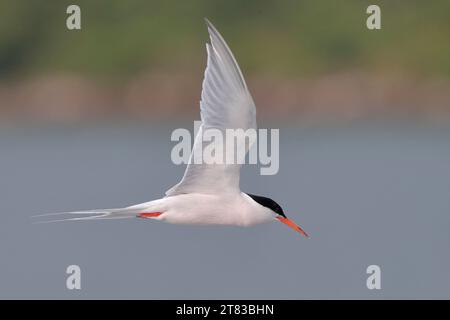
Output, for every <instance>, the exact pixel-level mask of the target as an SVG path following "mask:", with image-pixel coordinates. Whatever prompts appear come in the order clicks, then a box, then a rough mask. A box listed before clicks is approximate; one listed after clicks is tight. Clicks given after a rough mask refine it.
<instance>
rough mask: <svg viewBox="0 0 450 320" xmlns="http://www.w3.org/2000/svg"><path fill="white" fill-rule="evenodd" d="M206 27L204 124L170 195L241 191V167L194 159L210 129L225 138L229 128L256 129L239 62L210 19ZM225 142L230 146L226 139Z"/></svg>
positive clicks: (202, 95) (203, 98)
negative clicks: (182, 173)
mask: <svg viewBox="0 0 450 320" xmlns="http://www.w3.org/2000/svg"><path fill="white" fill-rule="evenodd" d="M205 20H206V19H205ZM206 24H207V26H208V33H209V37H210V41H211V42H210V44H206V51H207V53H208V60H207V66H206V70H205V76H204V79H203V84H202V94H201V101H200V115H201V120H202V124H201V126H200V129H199V131H198V133H197V136H196V139H195V142H194V147H193V149H192V153H191V158H190V160H189V164H188V166H187V168H186V171H185V173H184V176H183V178H182V180H181V181H180V182H179V183H178V184H177V185H175V186H174V187H172V188H171V189H169V190H168V191H167V192H166V195H167V196H173V195H177V194H182V193H193V192H197V193H216V192H225V191H230V192H239V176H240V167H241V165H239V164H204V163H203V164H195V163H194V161H193V156H194V154H196V153H198V152H201V153H202V154H203V148H204V147H205V145H204V143H202V136H203V134H205V132H207V131H208V130H212V129H216V130H220V131H221V132H222V133H223V134H224V137H225V130H226V129H243V130H247V129H250V128H253V129H256V109H255V104H254V102H253V99H252V97H251V95H250V92H249V91H248V88H247V84H246V83H245V80H244V77H243V75H242V72H241V70H240V68H239V66H238V64H237V62H236V59H235V58H234V56H233V54H232V52H231V50H230V49H229V47H228V45H227V44H226V42H225V40H224V39H223V38H222V36H221V35H220V33H219V32H218V31H217V29H216V28H215V27H214V26H213V25H212V24H211V22H209V21H208V20H206ZM223 142H224V144H225V143H226V141H225V140H224V141H223ZM248 147H249V146H248ZM247 150H248V148H247Z"/></svg>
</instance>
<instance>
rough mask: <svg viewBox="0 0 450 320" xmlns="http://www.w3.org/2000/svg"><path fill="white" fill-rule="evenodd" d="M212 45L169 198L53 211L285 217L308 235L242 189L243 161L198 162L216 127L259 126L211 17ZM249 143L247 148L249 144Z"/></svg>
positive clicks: (217, 220) (243, 220)
mask: <svg viewBox="0 0 450 320" xmlns="http://www.w3.org/2000/svg"><path fill="white" fill-rule="evenodd" d="M205 20H206V24H207V27H208V32H209V36H210V40H211V43H207V44H206V49H207V53H208V62H207V67H206V70H205V76H204V80H203V86H202V94H201V102H200V113H201V120H202V124H201V126H200V128H199V130H198V133H197V136H196V139H195V142H194V146H193V149H192V153H191V156H190V160H189V163H188V165H187V168H186V171H185V172H184V176H183V178H182V179H181V181H180V182H179V183H178V184H176V185H175V186H173V187H172V188H171V189H169V190H168V191H167V192H166V196H165V197H163V198H161V199H157V200H153V201H149V202H145V203H141V204H136V205H133V206H130V207H126V208H118V209H99V210H88V211H72V212H61V213H51V214H45V215H39V216H36V217H43V216H58V215H61V216H62V218H61V219H58V220H51V221H42V222H58V221H79V220H105V219H124V218H134V217H139V218H146V219H153V220H158V221H163V222H168V223H176V224H198V225H234V226H251V225H255V224H260V223H266V222H272V221H280V222H282V223H284V224H286V225H288V226H289V227H291V228H292V229H294V230H296V231H298V232H299V233H301V234H303V235H304V236H306V237H308V235H307V234H306V232H305V231H303V229H302V228H301V227H300V226H298V225H297V224H295V223H294V222H293V221H292V220H290V219H288V218H287V217H286V215H285V214H284V212H283V209H282V208H281V206H280V205H278V204H277V203H276V202H275V201H273V200H272V199H269V198H267V197H262V196H256V195H253V194H247V193H244V192H242V191H241V190H240V187H239V177H240V169H241V165H240V164H236V163H231V164H228V163H224V164H205V163H203V164H197V163H194V161H193V154H195V153H197V152H202V151H203V143H202V134H204V133H205V132H207V131H208V130H211V129H213V128H214V129H215V130H217V129H218V130H220V131H221V132H224V131H225V130H226V129H244V130H247V129H250V128H253V129H256V109H255V104H254V102H253V99H252V97H251V95H250V92H249V90H248V88H247V85H246V83H245V80H244V77H243V76H242V72H241V70H240V69H239V66H238V64H237V62H236V60H235V58H234V56H233V54H232V53H231V50H230V49H229V47H228V45H227V44H226V43H225V40H224V39H223V38H222V36H221V35H220V34H219V32H218V31H217V29H216V28H215V27H214V26H213V25H212V24H211V22H209V21H208V20H207V19H205ZM245 147H246V152H247V151H248V148H249V146H245Z"/></svg>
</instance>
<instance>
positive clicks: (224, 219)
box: [151, 193, 274, 226]
mask: <svg viewBox="0 0 450 320" xmlns="http://www.w3.org/2000/svg"><path fill="white" fill-rule="evenodd" d="M157 207H158V208H157ZM157 207H156V206H152V208H151V210H152V211H153V212H155V211H160V212H162V214H161V215H160V216H159V217H157V218H156V219H157V220H161V221H164V222H168V223H177V224H199V225H205V224H217V225H237V226H249V225H254V224H259V223H265V222H270V221H273V219H274V218H273V215H272V214H271V213H270V211H269V210H268V209H266V208H264V207H262V206H260V205H259V204H257V203H256V202H255V201H253V199H251V198H250V197H249V196H247V195H246V194H245V193H233V194H225V195H215V194H200V193H190V194H180V195H176V196H172V197H166V198H163V199H160V200H159V203H158V206H157Z"/></svg>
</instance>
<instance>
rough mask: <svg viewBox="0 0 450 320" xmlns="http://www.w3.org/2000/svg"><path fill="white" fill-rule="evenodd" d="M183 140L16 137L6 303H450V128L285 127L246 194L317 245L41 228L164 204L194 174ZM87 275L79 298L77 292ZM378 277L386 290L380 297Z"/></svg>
mask: <svg viewBox="0 0 450 320" xmlns="http://www.w3.org/2000/svg"><path fill="white" fill-rule="evenodd" d="M180 126H183V124H180ZM184 126H186V123H185V124H184ZM176 127H178V126H176V125H173V124H172V125H167V124H159V125H156V124H147V123H146V124H144V123H140V124H136V123H128V124H123V123H120V124H119V123H118V124H106V123H105V124H98V123H95V124H92V125H84V126H76V125H73V126H54V127H48V126H44V127H39V126H34V127H25V126H23V127H15V128H12V127H10V128H7V127H2V128H0V150H1V151H0V188H1V192H0V298H42V299H48V298H61V299H77V298H85V299H91V298H105V299H108V298H113V299H114V298H125V299H127V298H135V299H172V298H179V299H188V298H190V299H196V298H202V299H216V298H233V299H245V298H268V299H303V298H306V299H309V298H326V299H328V298H340V299H346V298H360V299H379V298H425V299H428V298H446V299H448V298H450V274H449V270H450V250H449V245H450V127H448V126H426V125H414V124H411V123H405V124H398V123H395V124H386V123H382V124H373V123H371V124H366V123H359V124H353V125H347V126H346V125H342V126H335V127H332V126H327V127H323V128H321V127H311V126H293V125H292V126H287V127H284V128H281V130H280V142H281V146H280V154H281V155H280V157H281V158H280V171H279V173H278V174H277V175H275V176H260V175H259V174H258V173H259V170H258V167H255V166H251V167H246V168H244V169H243V172H242V178H241V180H242V181H241V186H242V189H243V190H244V191H247V192H251V193H254V194H260V195H266V196H269V197H271V198H273V199H275V200H276V201H277V202H279V203H280V204H281V205H282V207H283V208H284V210H285V212H286V214H287V215H288V216H289V217H290V218H292V219H294V220H295V221H297V222H298V223H299V224H300V225H302V226H303V227H304V228H305V230H307V232H309V234H310V235H311V239H309V240H307V239H305V238H303V237H301V236H300V235H299V234H297V233H295V232H294V231H292V230H291V229H289V228H287V227H286V226H284V225H282V224H279V223H273V224H267V225H259V226H255V227H250V228H239V227H218V226H211V227H200V226H178V225H169V224H163V223H158V222H154V221H144V220H140V219H131V220H119V221H114V220H113V221H100V222H98V221H92V222H77V223H59V224H41V225H35V224H32V223H31V222H32V219H30V216H32V215H34V214H39V213H46V212H55V211H56V212H57V211H66V210H78V209H93V208H104V207H107V208H108V207H112V208H114V207H123V206H127V205H131V204H134V203H139V202H144V201H147V200H150V199H155V198H158V197H161V196H162V195H163V193H164V191H165V190H166V189H168V188H169V187H171V186H172V185H173V184H175V183H176V182H177V181H178V180H179V179H180V177H181V175H182V173H183V171H184V166H175V165H173V164H172V163H171V161H170V150H171V148H172V146H173V145H174V143H173V142H170V133H171V131H172V130H173V129H175V128H176ZM267 127H270V126H269V125H268V126H267ZM189 129H190V128H189ZM71 264H77V265H79V266H80V267H81V286H82V289H81V290H79V291H77V290H72V291H69V290H67V289H66V285H65V283H66V277H67V274H66V273H65V270H66V268H67V266H68V265H71ZM372 264H376V265H379V266H380V267H381V271H382V279H381V285H382V289H381V290H368V289H367V288H366V279H367V276H368V275H367V274H366V268H367V266H369V265H372Z"/></svg>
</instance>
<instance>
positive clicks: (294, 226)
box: [277, 217, 309, 238]
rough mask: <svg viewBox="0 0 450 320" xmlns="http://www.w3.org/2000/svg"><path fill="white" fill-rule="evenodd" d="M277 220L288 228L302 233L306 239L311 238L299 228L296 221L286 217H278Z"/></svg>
mask: <svg viewBox="0 0 450 320" xmlns="http://www.w3.org/2000/svg"><path fill="white" fill-rule="evenodd" d="M277 219H278V220H279V221H280V222H282V223H284V224H285V225H287V226H288V227H290V228H292V229H294V230H295V231H297V232H299V233H301V234H302V235H304V236H305V237H307V238H309V235H308V234H307V233H306V232H305V231H304V230H303V229H302V228H300V226H298V225H297V224H296V223H295V222H294V221H292V220H290V219H288V218H285V217H277Z"/></svg>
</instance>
